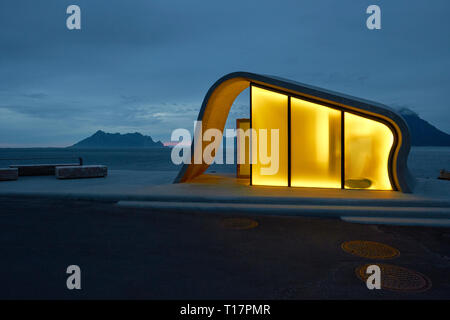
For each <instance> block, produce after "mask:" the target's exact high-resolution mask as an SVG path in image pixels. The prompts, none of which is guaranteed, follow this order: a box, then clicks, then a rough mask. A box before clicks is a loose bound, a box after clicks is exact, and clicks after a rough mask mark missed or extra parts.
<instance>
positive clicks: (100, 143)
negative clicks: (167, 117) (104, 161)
mask: <svg viewBox="0 0 450 320" xmlns="http://www.w3.org/2000/svg"><path fill="white" fill-rule="evenodd" d="M155 147H156V148H162V147H164V145H163V144H162V143H161V141H157V142H155V141H153V139H152V137H150V136H144V135H142V134H141V133H139V132H135V133H126V134H120V133H107V132H104V131H102V130H98V131H97V132H96V133H94V134H93V135H92V136H90V137H88V138H86V139H83V140H81V141H80V142H77V143H75V144H74V145H72V146H70V147H69V148H155Z"/></svg>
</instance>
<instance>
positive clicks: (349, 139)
mask: <svg viewBox="0 0 450 320" xmlns="http://www.w3.org/2000/svg"><path fill="white" fill-rule="evenodd" d="M344 117H345V120H344V123H345V130H344V131H345V134H344V136H345V142H344V143H345V188H346V189H375V190H392V185H391V182H390V179H389V171H388V163H389V152H390V150H391V148H392V145H393V143H394V136H393V134H392V131H391V130H390V129H389V127H387V126H386V125H385V124H383V123H380V122H377V121H374V120H371V119H367V118H363V117H360V116H357V115H354V114H351V113H348V112H346V113H345V115H344Z"/></svg>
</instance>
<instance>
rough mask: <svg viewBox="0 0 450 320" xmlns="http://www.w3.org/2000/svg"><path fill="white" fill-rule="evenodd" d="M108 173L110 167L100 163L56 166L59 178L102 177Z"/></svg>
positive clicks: (56, 174) (56, 173)
mask: <svg viewBox="0 0 450 320" xmlns="http://www.w3.org/2000/svg"><path fill="white" fill-rule="evenodd" d="M107 175H108V167H107V166H100V165H90V166H64V167H56V170H55V176H56V178H58V179H80V178H102V177H106V176H107Z"/></svg>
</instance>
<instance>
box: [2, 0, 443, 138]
mask: <svg viewBox="0 0 450 320" xmlns="http://www.w3.org/2000/svg"><path fill="white" fill-rule="evenodd" d="M70 4H76V5H79V6H80V8H81V18H82V22H81V23H82V29H81V30H68V29H67V28H66V18H67V16H68V15H67V14H66V8H67V7H68V6H69V5H70ZM370 4H378V5H379V6H380V7H381V11H382V29H381V30H375V31H371V30H368V29H367V28H366V18H367V16H368V15H367V14H366V13H365V11H366V8H367V7H368V6H369V5H370ZM449 13H450V1H448V0H433V1H425V0H420V1H413V0H389V1H377V0H370V1H366V0H358V1H353V0H339V1H337V0H311V1H309V0H307V1H303V0H277V1H275V0H270V1H266V0H257V1H253V0H252V1H250V0H238V1H235V0H226V1H216V0H202V1H200V0H190V1H189V0H161V1H156V0H131V1H126V0H121V1H113V0H70V1H66V0H39V1H36V0H29V1H25V0H1V2H0V146H66V145H70V144H73V143H74V142H76V141H77V140H80V139H82V138H84V137H86V136H88V135H91V134H92V133H94V132H95V131H97V130H98V129H102V130H104V131H108V132H122V133H125V132H135V131H139V132H142V133H143V134H149V135H152V136H153V137H154V138H156V139H158V140H160V139H161V140H163V141H168V140H170V133H171V132H172V130H173V129H175V128H179V127H185V128H189V129H190V128H191V127H192V125H193V121H194V120H195V119H196V118H197V115H198V111H199V109H200V106H201V102H202V100H203V97H204V95H205V94H206V91H207V90H208V88H209V87H210V86H211V85H212V84H213V82H214V81H216V80H217V79H218V78H220V77H221V76H223V75H225V74H227V73H230V72H233V71H250V72H256V73H264V74H272V75H276V76H281V77H285V78H288V79H292V80H296V81H299V82H303V83H307V84H312V85H316V86H319V87H323V88H326V89H330V90H335V91H339V92H342V93H346V94H350V95H354V96H357V97H361V98H365V99H369V100H374V101H377V102H381V103H384V104H387V105H390V106H392V107H397V108H398V107H407V108H410V109H412V110H414V111H416V112H417V113H419V114H420V116H421V117H422V118H424V119H426V120H427V121H429V122H430V123H432V124H434V125H436V126H437V127H438V128H440V129H441V130H444V131H446V132H448V133H450V112H449V109H450V103H449V100H448V98H447V95H448V94H449V91H450V59H449V58H450V41H449V40H448V39H449V31H450V19H449V18H448V16H449ZM236 116H248V95H245V94H243V95H242V96H241V97H240V98H239V99H238V100H237V101H236V103H235V105H234V106H233V108H232V117H233V118H235V117H236Z"/></svg>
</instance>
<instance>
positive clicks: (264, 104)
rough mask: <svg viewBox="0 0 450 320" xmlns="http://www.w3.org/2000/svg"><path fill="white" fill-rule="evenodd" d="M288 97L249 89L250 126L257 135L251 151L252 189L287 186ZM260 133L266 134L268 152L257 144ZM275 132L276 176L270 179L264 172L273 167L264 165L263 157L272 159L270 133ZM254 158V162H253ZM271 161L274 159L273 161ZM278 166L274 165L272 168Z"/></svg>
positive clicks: (262, 145)
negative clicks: (277, 139) (256, 140)
mask: <svg viewBox="0 0 450 320" xmlns="http://www.w3.org/2000/svg"><path fill="white" fill-rule="evenodd" d="M287 121H288V97H287V96H286V95H284V94H279V93H275V92H273V91H269V90H265V89H261V88H258V87H255V86H252V87H251V126H252V129H254V130H255V131H256V132H257V136H258V143H257V145H256V146H253V145H252V148H253V147H255V148H257V150H252V155H253V154H257V156H256V157H254V158H253V159H252V175H251V183H252V184H253V185H266V186H288V126H287ZM261 129H262V130H267V131H266V134H267V150H265V148H266V146H265V145H264V144H261V143H260V142H259V141H260V139H261V138H262V134H261ZM272 129H275V130H278V136H279V145H278V150H279V151H278V172H277V173H276V174H272V175H265V174H263V173H264V169H266V170H268V169H269V168H270V167H271V166H273V165H274V163H269V164H264V162H267V161H266V159H263V158H261V156H260V154H261V152H260V151H262V154H263V155H266V154H267V155H269V156H271V155H272V154H271V153H272V152H273V151H274V149H275V148H276V146H272V143H271V140H272V136H271V134H272V132H271V130H272ZM255 158H256V159H255ZM272 158H273V157H272ZM275 165H277V164H275Z"/></svg>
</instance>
